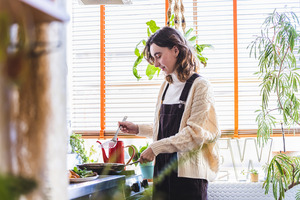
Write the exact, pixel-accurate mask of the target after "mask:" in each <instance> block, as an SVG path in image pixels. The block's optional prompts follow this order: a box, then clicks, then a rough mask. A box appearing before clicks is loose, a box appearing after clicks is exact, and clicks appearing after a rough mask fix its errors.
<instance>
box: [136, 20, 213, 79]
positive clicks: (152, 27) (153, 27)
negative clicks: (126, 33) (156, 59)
mask: <svg viewBox="0 0 300 200" xmlns="http://www.w3.org/2000/svg"><path fill="white" fill-rule="evenodd" d="M146 24H147V35H148V37H150V36H151V35H152V34H153V33H155V32H156V31H157V30H159V29H160V27H159V26H157V24H156V22H155V21H153V20H150V21H148V22H146ZM174 24H175V23H174V15H172V16H171V19H170V26H171V27H174ZM192 32H193V29H192V28H190V29H189V30H188V31H187V32H186V33H184V37H185V38H186V39H187V41H188V42H189V43H190V45H191V46H193V47H194V50H195V53H196V56H197V58H198V59H199V61H200V63H202V65H203V66H204V67H205V66H206V65H207V58H206V57H204V56H203V54H202V52H203V50H204V49H205V48H206V47H212V46H211V45H210V44H197V43H196V41H197V38H198V36H196V35H195V36H190V35H191V33H192ZM145 46H146V40H145V39H142V40H141V41H139V42H138V44H137V45H136V47H135V49H134V54H135V55H136V56H137V58H136V60H135V62H134V64H133V68H132V72H133V75H134V76H135V77H136V78H137V80H139V79H141V78H142V77H141V76H140V74H139V73H138V69H137V67H138V65H139V64H140V63H141V62H142V61H143V60H144V53H143V49H144V48H145ZM159 72H160V69H159V68H158V67H155V66H154V65H151V64H148V66H147V69H146V76H147V77H148V79H149V80H151V79H152V78H153V76H154V75H155V74H157V75H159Z"/></svg>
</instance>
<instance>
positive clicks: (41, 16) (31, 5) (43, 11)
mask: <svg viewBox="0 0 300 200" xmlns="http://www.w3.org/2000/svg"><path fill="white" fill-rule="evenodd" d="M20 2H21V3H22V4H23V5H24V9H26V10H28V11H29V13H31V14H32V15H33V20H34V21H35V22H37V23H42V22H52V21H59V22H66V21H68V20H69V16H68V15H67V13H66V12H65V11H64V10H62V9H59V8H58V7H57V6H56V5H55V4H54V2H52V1H49V0H20Z"/></svg>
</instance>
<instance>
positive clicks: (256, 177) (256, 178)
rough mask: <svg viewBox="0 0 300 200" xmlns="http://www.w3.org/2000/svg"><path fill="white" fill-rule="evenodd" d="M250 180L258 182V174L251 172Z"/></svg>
mask: <svg viewBox="0 0 300 200" xmlns="http://www.w3.org/2000/svg"><path fill="white" fill-rule="evenodd" d="M250 180H251V182H258V174H252V173H250Z"/></svg>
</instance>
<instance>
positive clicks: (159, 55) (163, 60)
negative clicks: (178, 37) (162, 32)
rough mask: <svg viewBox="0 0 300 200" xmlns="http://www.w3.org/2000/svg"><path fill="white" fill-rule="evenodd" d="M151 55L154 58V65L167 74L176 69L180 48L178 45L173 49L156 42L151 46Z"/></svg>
mask: <svg viewBox="0 0 300 200" xmlns="http://www.w3.org/2000/svg"><path fill="white" fill-rule="evenodd" d="M150 53H151V56H152V57H153V58H154V66H155V67H159V68H160V69H161V70H162V71H163V72H164V73H165V74H166V75H169V74H171V73H173V72H174V71H175V64H176V61H177V56H178V54H179V50H178V48H177V47H176V46H174V47H173V48H172V49H169V48H168V47H160V46H157V45H156V44H154V43H153V44H152V45H151V46H150Z"/></svg>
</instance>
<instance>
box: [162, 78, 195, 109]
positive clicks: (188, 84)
mask: <svg viewBox="0 0 300 200" xmlns="http://www.w3.org/2000/svg"><path fill="white" fill-rule="evenodd" d="M198 77H200V75H199V74H197V73H194V74H193V75H192V76H191V77H190V78H189V79H188V80H187V81H186V83H185V85H184V88H183V90H182V92H181V95H180V98H179V101H180V102H181V104H184V103H185V102H186V99H187V97H188V94H189V92H190V89H191V87H192V85H193V83H194V80H195V79H196V78H198ZM168 88H169V83H168V84H167V86H166V89H165V91H164V93H163V95H162V98H161V103H162V102H163V101H164V100H165V96H166V93H167V90H168Z"/></svg>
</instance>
